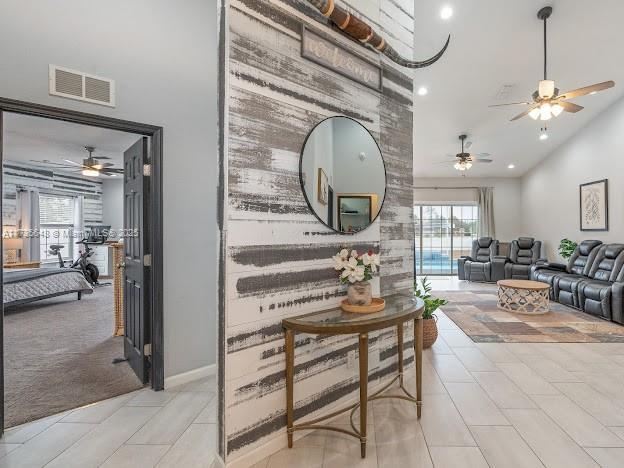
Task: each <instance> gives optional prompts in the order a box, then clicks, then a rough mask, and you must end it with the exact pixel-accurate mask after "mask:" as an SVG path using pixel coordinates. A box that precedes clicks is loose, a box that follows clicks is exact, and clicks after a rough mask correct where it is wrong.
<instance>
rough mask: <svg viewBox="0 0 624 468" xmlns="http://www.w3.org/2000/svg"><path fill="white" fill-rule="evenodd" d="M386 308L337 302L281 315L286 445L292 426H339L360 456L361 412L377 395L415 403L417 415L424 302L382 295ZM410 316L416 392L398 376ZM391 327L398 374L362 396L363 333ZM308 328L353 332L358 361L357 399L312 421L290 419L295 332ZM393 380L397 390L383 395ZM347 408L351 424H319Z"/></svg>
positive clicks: (365, 366) (363, 440)
mask: <svg viewBox="0 0 624 468" xmlns="http://www.w3.org/2000/svg"><path fill="white" fill-rule="evenodd" d="M384 299H385V301H386V308H385V309H384V310H382V311H380V312H375V313H373V314H352V313H348V312H344V311H343V310H342V309H340V308H335V309H329V310H325V311H321V312H313V313H311V314H306V315H301V316H298V317H292V318H288V319H284V320H282V327H283V328H284V334H285V339H286V419H287V434H288V447H289V448H292V446H293V433H294V431H301V430H310V429H325V430H330V431H336V432H342V433H345V434H348V435H351V436H353V437H355V438H357V439H359V440H360V450H361V455H362V458H366V418H367V410H368V408H367V402H369V401H372V400H377V399H381V398H400V399H403V400H407V401H411V402H413V403H415V404H416V407H417V414H418V417H419V418H420V416H421V407H422V348H423V325H422V323H423V319H422V313H423V310H424V303H423V301H422V300H421V299H417V298H414V297H413V296H407V295H401V294H396V295H392V296H386V297H384ZM409 321H413V322H414V360H415V363H416V396H413V395H412V394H410V392H409V391H407V389H406V388H405V386H404V384H403V383H404V382H403V347H404V345H403V327H404V324H405V323H406V322H409ZM390 327H396V329H397V337H398V339H397V341H398V343H397V344H398V346H397V349H398V374H397V375H396V377H395V378H394V379H392V380H391V381H390V382H388V383H387V384H386V385H384V387H382V388H381V389H380V390H378V391H377V392H375V393H374V394H372V395H370V396H368V334H369V332H372V331H376V330H382V329H384V328H390ZM296 332H301V333H309V334H317V335H351V334H353V335H357V336H358V339H359V367H360V399H359V402H358V403H355V404H353V405H350V406H348V407H347V408H344V409H342V410H339V411H335V412H333V413H331V414H328V415H327V416H324V417H321V418H317V419H314V420H312V421H307V422H302V423H299V424H294V378H295V333H296ZM397 380H398V381H399V389H400V390H402V392H403V394H399V395H389V394H385V393H384V392H385V391H386V390H388V389H389V388H390V386H391V385H392V384H393V383H394V382H396V381H397ZM358 408H359V409H360V421H359V423H360V424H359V429H358V428H356V425H355V423H354V422H353V415H354V414H355V411H356V410H357V409H358ZM347 411H351V417H350V421H351V428H352V430H351V431H350V430H347V429H343V428H339V427H333V426H328V425H321V424H319V423H320V422H322V421H325V420H327V419H331V418H334V417H336V416H338V415H339V414H342V413H346V412H347Z"/></svg>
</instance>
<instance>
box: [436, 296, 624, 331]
mask: <svg viewBox="0 0 624 468" xmlns="http://www.w3.org/2000/svg"><path fill="white" fill-rule="evenodd" d="M433 295H434V296H435V297H441V298H444V299H447V300H448V301H449V303H448V304H447V305H445V306H443V307H442V310H443V311H444V313H445V314H446V315H447V316H448V317H449V318H450V319H451V320H452V321H453V322H455V324H456V325H457V326H458V327H459V328H461V329H462V331H463V332H464V333H465V334H466V335H468V336H469V337H470V338H471V339H472V341H475V342H477V343H623V342H624V327H623V326H621V325H618V324H616V323H612V322H607V321H605V320H602V319H600V318H597V317H594V316H593V315H589V314H585V313H583V312H581V311H578V310H576V309H573V308H571V307H567V306H565V305H562V304H558V303H556V302H551V303H550V310H551V311H550V312H549V313H547V314H544V315H524V314H515V313H510V312H506V311H504V310H500V309H499V308H498V307H497V305H496V304H497V295H496V290H495V289H494V290H492V291H487V290H485V291H434V292H433Z"/></svg>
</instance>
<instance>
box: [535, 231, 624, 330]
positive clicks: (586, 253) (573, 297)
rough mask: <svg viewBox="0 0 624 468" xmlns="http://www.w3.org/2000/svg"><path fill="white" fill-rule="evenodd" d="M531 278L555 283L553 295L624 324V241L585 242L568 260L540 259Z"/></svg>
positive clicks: (571, 304)
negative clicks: (550, 261) (565, 262)
mask: <svg viewBox="0 0 624 468" xmlns="http://www.w3.org/2000/svg"><path fill="white" fill-rule="evenodd" d="M531 279H533V280H535V281H541V282H543V283H548V284H550V285H551V293H550V294H551V299H553V300H555V301H558V302H560V303H562V304H566V305H568V306H571V307H574V308H576V309H579V310H582V311H584V312H586V313H589V314H592V315H595V316H598V317H601V318H603V319H606V320H613V321H614V322H617V323H621V324H624V316H623V314H624V299H623V298H624V244H602V242H600V241H597V240H586V241H583V242H581V243H580V244H579V245H578V247H577V248H576V250H575V251H574V253H573V254H572V256H571V257H570V259H569V261H568V264H567V265H563V264H559V263H538V264H536V265H534V266H533V267H532V268H531Z"/></svg>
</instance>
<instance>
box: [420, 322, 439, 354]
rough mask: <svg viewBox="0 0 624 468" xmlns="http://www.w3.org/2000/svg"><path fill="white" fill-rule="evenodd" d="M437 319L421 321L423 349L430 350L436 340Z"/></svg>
mask: <svg viewBox="0 0 624 468" xmlns="http://www.w3.org/2000/svg"><path fill="white" fill-rule="evenodd" d="M437 323H438V317H436V316H435V315H434V316H433V318H430V319H424V320H423V348H424V349H427V348H431V347H432V346H433V343H435V341H436V340H437V339H438V325H437Z"/></svg>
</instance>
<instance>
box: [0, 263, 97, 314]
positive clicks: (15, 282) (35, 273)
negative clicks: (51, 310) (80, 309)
mask: <svg viewBox="0 0 624 468" xmlns="http://www.w3.org/2000/svg"><path fill="white" fill-rule="evenodd" d="M92 292H93V287H91V285H90V284H89V282H88V281H87V280H86V279H85V277H84V275H83V274H82V273H81V272H79V271H77V270H73V269H70V268H63V269H61V268H56V269H55V268H36V269H32V270H4V282H3V293H4V294H3V303H4V307H12V306H18V305H22V304H27V303H29V302H35V301H39V300H42V299H47V298H50V297H56V296H62V295H64V294H72V293H78V299H80V296H81V295H82V294H91V293H92Z"/></svg>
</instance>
